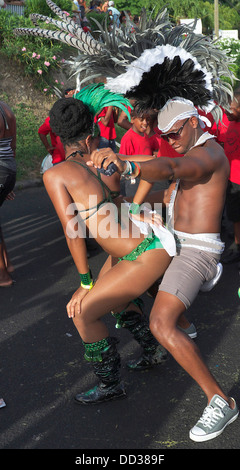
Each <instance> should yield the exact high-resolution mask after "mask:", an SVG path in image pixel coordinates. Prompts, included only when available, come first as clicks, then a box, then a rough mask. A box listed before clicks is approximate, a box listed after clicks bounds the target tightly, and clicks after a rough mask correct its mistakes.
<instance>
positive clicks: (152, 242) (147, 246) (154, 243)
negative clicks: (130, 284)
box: [119, 235, 163, 261]
mask: <svg viewBox="0 0 240 470" xmlns="http://www.w3.org/2000/svg"><path fill="white" fill-rule="evenodd" d="M156 248H163V246H162V243H161V242H160V240H159V238H158V237H156V235H152V236H150V237H146V238H144V240H143V241H142V242H141V243H140V244H139V245H138V246H136V248H134V249H133V250H132V251H131V253H128V254H127V255H125V256H123V257H122V258H119V261H122V260H128V261H135V260H136V259H137V258H138V256H140V255H142V253H144V252H145V251H148V250H154V249H156Z"/></svg>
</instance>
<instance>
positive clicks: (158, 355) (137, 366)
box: [127, 345, 167, 371]
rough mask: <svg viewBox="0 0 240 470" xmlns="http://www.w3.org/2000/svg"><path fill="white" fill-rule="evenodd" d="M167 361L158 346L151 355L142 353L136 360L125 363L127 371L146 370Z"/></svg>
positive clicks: (163, 352)
mask: <svg viewBox="0 0 240 470" xmlns="http://www.w3.org/2000/svg"><path fill="white" fill-rule="evenodd" d="M166 359H167V353H166V351H165V350H163V348H162V347H161V346H160V345H159V346H157V349H156V351H155V352H154V353H153V354H147V353H143V354H142V355H141V356H140V357H139V358H138V359H132V360H131V361H128V362H127V367H128V369H131V370H137V371H139V370H146V369H151V368H152V367H154V366H157V365H159V364H162V363H163V362H165V361H166Z"/></svg>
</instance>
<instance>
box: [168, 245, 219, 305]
mask: <svg viewBox="0 0 240 470" xmlns="http://www.w3.org/2000/svg"><path fill="white" fill-rule="evenodd" d="M220 256H221V255H219V254H215V253H210V252H208V251H203V250H199V249H197V248H189V247H182V248H181V249H180V252H179V253H178V254H177V255H175V256H174V258H173V259H172V261H171V263H170V265H169V267H168V268H167V270H166V272H165V274H164V276H163V279H162V282H161V284H160V286H159V291H163V292H168V293H169V294H172V295H175V296H176V297H177V298H178V299H179V300H181V302H183V304H184V305H185V307H186V309H187V308H189V307H190V305H191V304H192V303H193V301H194V299H195V298H196V297H197V294H198V292H199V290H200V288H201V286H202V284H203V283H204V282H205V281H210V280H211V279H212V278H213V277H214V276H215V275H216V272H217V263H218V261H219V259H220Z"/></svg>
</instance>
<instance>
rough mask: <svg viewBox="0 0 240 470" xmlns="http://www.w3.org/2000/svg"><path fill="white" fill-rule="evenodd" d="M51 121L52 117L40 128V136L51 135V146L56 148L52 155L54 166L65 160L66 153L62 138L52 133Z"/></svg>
mask: <svg viewBox="0 0 240 470" xmlns="http://www.w3.org/2000/svg"><path fill="white" fill-rule="evenodd" d="M49 121H50V117H47V118H46V119H45V121H44V123H43V124H42V125H41V126H40V127H39V129H38V134H43V135H48V134H49V135H50V139H51V145H52V147H55V149H54V150H53V154H52V162H53V164H54V163H59V162H62V161H63V160H65V151H64V147H63V144H62V142H61V139H60V137H58V136H57V135H56V134H54V132H52V129H51V127H50V124H49Z"/></svg>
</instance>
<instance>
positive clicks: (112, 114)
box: [94, 106, 118, 152]
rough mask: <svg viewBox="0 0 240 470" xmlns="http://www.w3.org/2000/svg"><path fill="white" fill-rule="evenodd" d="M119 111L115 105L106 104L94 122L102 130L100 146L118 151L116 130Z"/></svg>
mask: <svg viewBox="0 0 240 470" xmlns="http://www.w3.org/2000/svg"><path fill="white" fill-rule="evenodd" d="M117 116H118V114H117V111H116V110H115V108H114V107H113V106H105V107H104V108H103V109H102V111H100V113H98V114H97V116H95V118H94V122H95V123H97V124H98V127H99V130H100V141H99V146H98V148H100V149H102V148H106V147H110V148H111V149H112V150H113V152H116V141H115V139H116V137H117V134H116V130H115V122H117Z"/></svg>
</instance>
